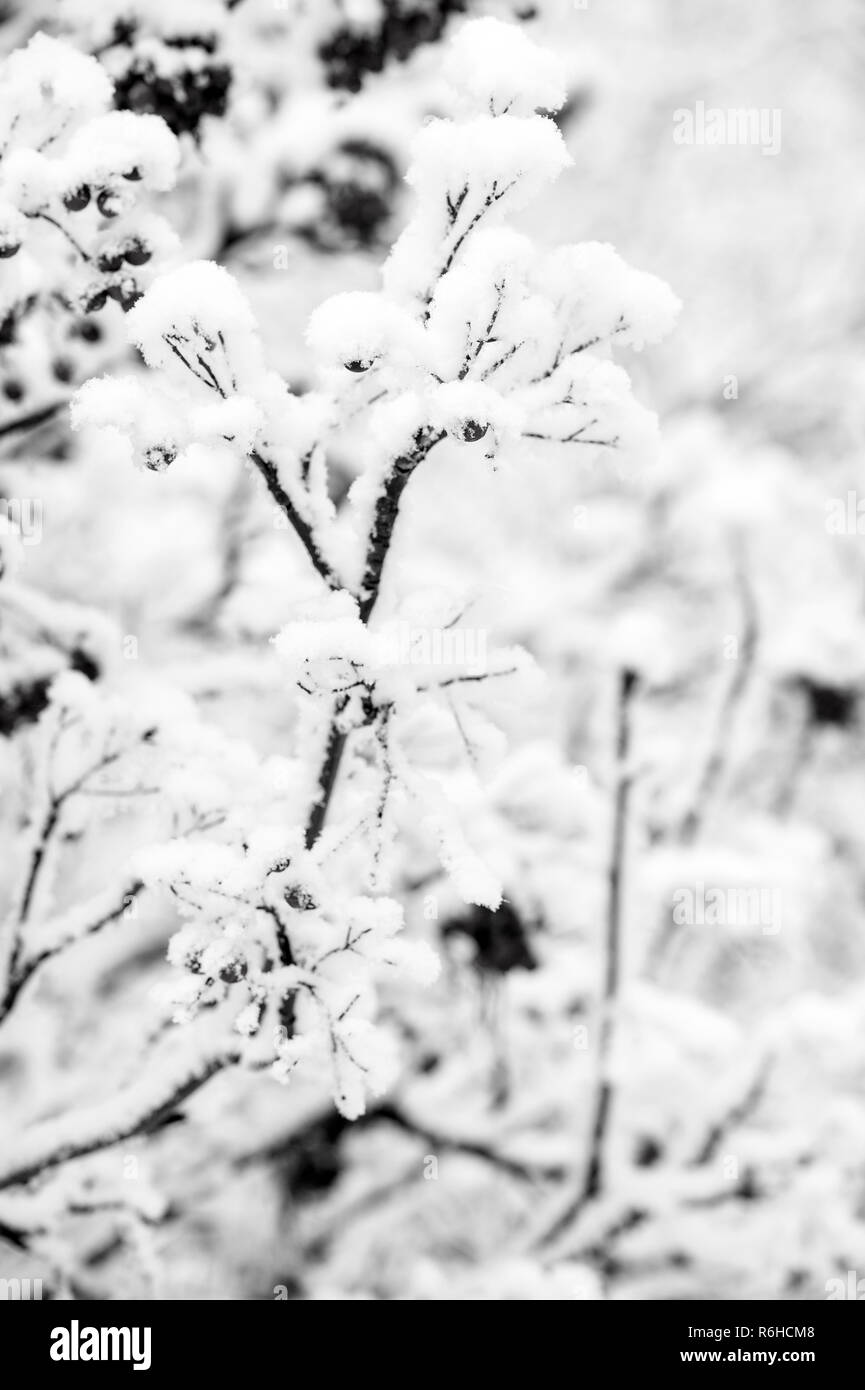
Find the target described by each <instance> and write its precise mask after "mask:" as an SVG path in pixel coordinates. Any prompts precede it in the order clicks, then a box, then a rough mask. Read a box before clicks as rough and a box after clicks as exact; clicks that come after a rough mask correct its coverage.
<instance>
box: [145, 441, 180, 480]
mask: <svg viewBox="0 0 865 1390" xmlns="http://www.w3.org/2000/svg"><path fill="white" fill-rule="evenodd" d="M176 458H177V451H176V450H175V449H172V448H170V447H169V446H168V445H167V444H154V445H153V446H152V447H151V448H150V449H145V451H144V467H145V468H149V469H151V470H152V472H154V473H162V472H164V470H165V469H166V468H167V467H168V466H169V464H172V463H173V462H174V460H175V459H176Z"/></svg>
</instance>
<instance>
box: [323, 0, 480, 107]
mask: <svg viewBox="0 0 865 1390" xmlns="http://www.w3.org/2000/svg"><path fill="white" fill-rule="evenodd" d="M465 9H466V0H382V13H381V19H380V21H379V24H378V27H377V28H358V27H354V26H352V25H350V24H343V25H342V26H341V27H340V28H339V29H336V30H335V31H334V33H332V34H331V36H330V38H329V39H327V40H326V42H325V43H323V44H322V45H321V46H320V48H319V50H318V54H319V58H320V59H321V61H322V63H323V64H324V68H325V75H326V78H327V82H328V85H329V86H331V87H339V88H344V89H345V90H346V91H349V92H359V91H360V89H361V87H362V86H363V84H364V80H365V79H366V77H367V76H368V74H369V73H371V72H381V71H382V69H383V68H384V67H385V66H386V65H387V64H388V63H389V62H399V63H403V62H405V60H406V58H408V57H410V56H411V54H412V53H414V51H415V49H416V48H420V46H421V45H422V44H425V43H435V42H436V41H437V40H438V39H439V38H441V35H442V31H443V30H444V28H445V25H446V24H447V22H448V20H449V19H450V18H451V16H452V15H456V14H463V13H464V12H465Z"/></svg>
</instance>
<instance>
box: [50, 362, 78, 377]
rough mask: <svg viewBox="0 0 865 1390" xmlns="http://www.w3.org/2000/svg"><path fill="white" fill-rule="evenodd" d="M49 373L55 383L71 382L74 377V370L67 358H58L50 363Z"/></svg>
mask: <svg viewBox="0 0 865 1390" xmlns="http://www.w3.org/2000/svg"><path fill="white" fill-rule="evenodd" d="M51 371H52V372H53V373H54V377H55V380H56V381H62V382H64V383H66V382H69V381H71V380H72V378H73V376H74V375H75V369H74V367H73V366H72V363H71V362H70V361H69V359H68V358H67V357H58V358H57V360H56V361H55V362H52V364H51Z"/></svg>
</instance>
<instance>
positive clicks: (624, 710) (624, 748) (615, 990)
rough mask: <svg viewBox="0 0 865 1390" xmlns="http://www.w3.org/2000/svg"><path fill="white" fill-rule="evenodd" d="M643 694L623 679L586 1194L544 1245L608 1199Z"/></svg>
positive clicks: (626, 675) (633, 678)
mask: <svg viewBox="0 0 865 1390" xmlns="http://www.w3.org/2000/svg"><path fill="white" fill-rule="evenodd" d="M637 688H638V677H637V675H636V673H635V672H634V671H632V670H623V671H622V672H621V673H620V674H619V678H618V693H617V699H616V735H615V791H614V796H613V817H612V830H611V837H610V854H609V861H608V865H607V904H606V925H605V934H604V980H603V986H602V991H601V1002H600V1031H599V1036H598V1070H597V1082H596V1087H595V1091H594V1094H593V1097H592V1105H591V1116H590V1122H589V1144H588V1154H587V1158H586V1165H585V1171H584V1176H583V1180H582V1183H581V1186H580V1190H579V1192H578V1194H577V1196H576V1198H575V1199H573V1200H572V1201H571V1202H570V1203H569V1204H568V1205H567V1206H566V1208H565V1209H564V1211H562V1212H561V1214H560V1215H559V1216H557V1217H556V1219H555V1220H554V1222H553V1223H552V1225H551V1226H550V1227H549V1229H548V1230H547V1231H546V1232H544V1233H543V1235H542V1237H541V1243H542V1244H550V1243H552V1242H553V1241H555V1240H556V1238H557V1237H558V1236H559V1235H561V1233H562V1232H563V1231H565V1230H566V1229H567V1228H568V1227H569V1226H571V1225H572V1224H573V1223H574V1222H575V1221H576V1220H577V1219H578V1217H579V1216H580V1214H581V1212H582V1211H583V1210H584V1208H585V1207H587V1206H588V1205H589V1204H590V1203H591V1202H593V1201H596V1200H597V1199H598V1198H599V1197H600V1196H601V1194H602V1192H603V1190H604V1185H605V1177H606V1174H605V1158H606V1146H607V1140H608V1135H609V1128H610V1120H611V1116H612V1108H613V1100H614V1094H615V1088H614V1079H613V1067H614V1058H613V1052H614V1046H615V1033H616V1010H617V1007H618V995H619V985H620V980H621V969H622V903H623V891H624V875H625V851H626V840H627V830H628V813H629V805H630V795H631V785H632V779H633V772H632V769H631V767H630V758H631V712H632V704H633V699H634V696H635V694H636V691H637Z"/></svg>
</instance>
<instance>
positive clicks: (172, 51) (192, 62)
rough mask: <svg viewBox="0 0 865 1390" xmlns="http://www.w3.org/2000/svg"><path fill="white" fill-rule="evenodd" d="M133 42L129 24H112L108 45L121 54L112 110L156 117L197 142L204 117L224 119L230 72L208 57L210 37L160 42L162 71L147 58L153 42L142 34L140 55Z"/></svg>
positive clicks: (212, 43) (212, 52)
mask: <svg viewBox="0 0 865 1390" xmlns="http://www.w3.org/2000/svg"><path fill="white" fill-rule="evenodd" d="M137 39H138V29H137V26H136V25H135V24H134V23H132V22H129V23H125V24H117V25H116V26H115V29H114V34H113V36H112V42H111V45H110V47H111V49H112V50H122V49H126V50H127V54H126V56H125V57H124V59H122V60H121V67H120V71H119V72H118V73H117V75H116V76H115V79H114V103H115V106H116V107H117V109H118V110H119V111H134V112H136V113H137V114H139V115H145V114H146V115H154V116H161V117H162V119H163V120H164V121H165V123H166V125H167V126H169V127H170V129H171V130H172V131H173V132H174V134H175V135H183V134H186V135H191V136H192V137H193V139H195V140H197V139H199V138H200V133H201V123H202V121H203V120H204V118H205V116H216V117H221V116H224V115H225V110H226V106H227V104H228V93H229V90H230V87H231V76H232V74H231V68H230V67H229V66H228V65H227V64H226V63H223V62H219V61H217V60H215V58H214V55H215V53H216V47H217V41H216V38H215V36H214V35H212V34H190V35H186V36H174V37H171V38H163V39H161V40H160V42H161V43H162V45H163V46H164V48H165V50H167V53H168V55H170V58H169V61H167V62H166V63H165V64H164V65H162V67H163V70H162V71H160V70H159V67H158V66H157V63H156V62H155V61H154V59H153V57H152V56H151V54H150V50H151V49H152V46H153V42H154V40H153V38H152V37H151V36H148V52H147V53H146V54H145V53H143V52H137V51H136V42H137ZM178 55H182V59H181V58H179V57H178ZM114 56H115V54H114V52H112V57H114Z"/></svg>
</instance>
